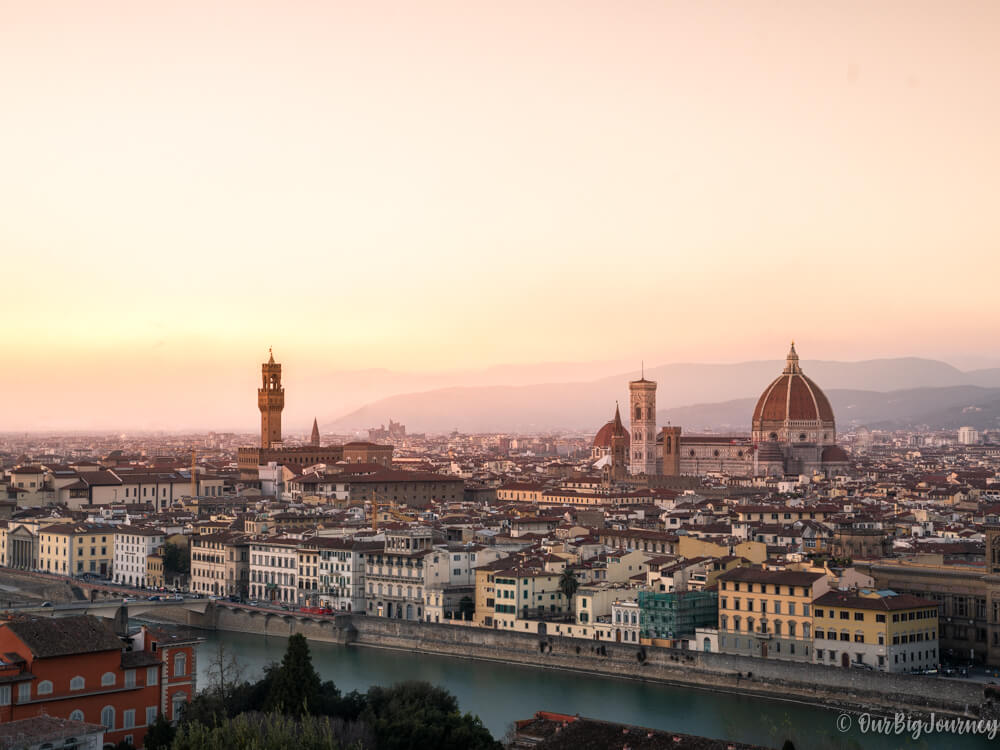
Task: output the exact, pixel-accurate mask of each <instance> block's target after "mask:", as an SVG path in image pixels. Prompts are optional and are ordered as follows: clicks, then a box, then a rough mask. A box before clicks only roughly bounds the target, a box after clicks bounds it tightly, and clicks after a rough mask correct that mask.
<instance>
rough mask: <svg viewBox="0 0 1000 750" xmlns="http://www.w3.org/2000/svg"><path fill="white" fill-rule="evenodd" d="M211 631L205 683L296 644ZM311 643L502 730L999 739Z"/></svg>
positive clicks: (352, 680)
mask: <svg viewBox="0 0 1000 750" xmlns="http://www.w3.org/2000/svg"><path fill="white" fill-rule="evenodd" d="M201 633H202V635H203V637H204V638H205V641H204V642H203V643H202V644H199V647H198V648H199V652H198V658H197V664H198V670H199V673H198V684H199V687H207V686H209V685H211V679H212V678H211V674H210V670H211V663H212V661H213V659H215V658H216V657H217V654H218V649H219V647H220V646H221V647H224V648H225V649H226V651H227V653H229V654H236V655H237V657H238V659H239V664H240V665H241V666H242V667H243V669H244V673H243V677H244V678H246V679H250V680H256V679H259V678H260V677H261V676H262V675H263V673H264V669H265V667H266V666H267V665H268V664H270V663H272V662H276V661H280V660H281V658H282V656H283V654H284V651H285V648H286V644H287V640H286V639H285V637H284V636H281V635H277V634H275V635H270V636H263V635H255V634H250V633H235V632H230V631H222V630H219V631H208V630H203V631H201ZM309 648H310V652H311V654H312V659H313V663H314V665H315V667H316V669H317V671H318V672H319V674H320V677H321V679H323V680H332V681H333V682H334V683H335V684H336V685H337V687H338V688H339V689H340V690H341V691H342V692H344V693H347V692H350V691H352V690H358V691H361V692H365V691H366V690H367V689H368V688H369V687H370V686H372V685H381V686H388V685H392V684H394V683H398V682H402V681H406V680H424V681H427V682H430V683H431V684H433V685H437V686H440V687H442V688H445V689H446V690H448V691H449V692H451V693H452V694H453V695H455V696H456V698H458V700H459V705H460V709H461V710H462V711H463V712H466V711H467V712H470V713H473V714H475V715H477V716H479V717H480V718H481V719H482V720H483V723H484V724H485V725H486V726H487V728H488V729H489V730H490V731H491V732H492V733H493V735H494V737H497V738H500V737H502V736H503V735H504V734H505V732H506V730H507V728H508V726H509V724H510V723H511V722H512V721H514V720H515V719H523V718H527V717H530V716H532V715H534V713H535V712H536V711H539V710H548V711H555V712H558V713H566V714H576V713H579V714H580V715H581V716H589V717H593V718H598V719H603V720H607V721H615V722H621V723H625V724H632V725H635V726H642V727H651V728H654V729H662V730H667V731H673V732H684V733H687V734H694V735H700V736H705V737H715V738H719V739H724V740H735V741H739V742H747V743H753V744H758V745H764V746H767V747H773V748H780V747H781V746H782V744H783V743H784V741H785V740H787V739H790V740H792V741H793V742H794V744H795V746H796V747H798V748H809V750H858V748H862V747H863V748H865V750H899V749H900V748H906V750H914V748H921V747H922V748H924V749H925V750H929V749H930V748H932V747H949V748H951V749H952V750H979V749H980V748H988V747H992V746H993V745H994V744H995V743H990V742H988V740H987V739H986V738H977V737H967V736H966V737H959V736H952V737H948V736H945V735H940V736H937V737H932V738H930V740H926V739H925V738H921V742H916V743H914V742H913V741H912V740H910V739H909V738H908V737H882V736H876V735H871V734H867V735H866V734H864V733H862V732H861V731H858V730H857V725H858V723H859V722H858V720H857V717H855V720H854V722H853V725H854V728H853V729H849V730H848V731H846V732H842V731H841V729H840V725H839V724H838V715H839V713H840V712H839V711H838V710H831V708H830V707H829V706H822V705H820V704H816V703H811V702H803V701H798V700H796V699H794V698H792V697H788V698H786V699H784V700H776V699H775V698H773V697H768V698H762V697H757V696H753V695H750V694H741V693H735V692H721V691H715V690H711V689H694V688H692V687H691V686H673V685H669V684H665V683H657V682H653V681H647V680H639V679H629V678H615V677H610V676H603V675H599V674H594V673H587V672H574V671H567V670H564V669H558V668H548V669H538V668H536V667H533V666H530V665H521V664H510V663H504V662H496V661H484V660H478V659H476V660H470V659H467V658H455V657H454V656H439V655H435V654H429V653H422V652H416V651H405V650H400V649H395V648H392V649H389V648H380V647H362V648H350V647H344V646H340V645H336V644H332V643H325V642H318V641H311V642H310V645H309ZM924 715H926V714H924Z"/></svg>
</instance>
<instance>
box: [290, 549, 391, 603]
mask: <svg viewBox="0 0 1000 750" xmlns="http://www.w3.org/2000/svg"><path fill="white" fill-rule="evenodd" d="M303 547H304V548H306V549H309V548H315V549H316V551H317V552H318V553H319V571H318V576H319V603H320V605H321V606H324V607H332V608H333V609H338V610H342V611H346V612H355V611H360V612H364V611H365V566H366V564H367V559H368V557H369V556H370V555H373V554H376V553H379V552H382V551H383V550H384V549H385V543H384V542H381V541H378V542H362V541H357V540H354V539H336V538H329V537H313V538H312V539H310V540H309V541H308V542H305V543H304V544H303Z"/></svg>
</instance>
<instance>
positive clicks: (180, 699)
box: [170, 693, 187, 719]
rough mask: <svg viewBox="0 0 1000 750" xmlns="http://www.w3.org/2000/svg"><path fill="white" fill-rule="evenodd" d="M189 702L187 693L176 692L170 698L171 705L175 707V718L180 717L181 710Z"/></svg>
mask: <svg viewBox="0 0 1000 750" xmlns="http://www.w3.org/2000/svg"><path fill="white" fill-rule="evenodd" d="M186 703H187V693H174V697H173V698H171V700H170V705H171V707H172V708H173V718H174V719H179V718H180V716H181V711H183V710H184V704H186Z"/></svg>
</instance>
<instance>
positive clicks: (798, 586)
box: [718, 568, 830, 661]
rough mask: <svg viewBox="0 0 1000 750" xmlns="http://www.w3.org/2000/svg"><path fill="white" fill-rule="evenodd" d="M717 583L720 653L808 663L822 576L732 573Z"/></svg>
mask: <svg viewBox="0 0 1000 750" xmlns="http://www.w3.org/2000/svg"><path fill="white" fill-rule="evenodd" d="M718 581H719V651H721V652H722V653H729V654H740V655H742V656H758V657H761V658H765V659H766V658H768V657H771V658H775V659H788V660H791V661H812V645H813V634H812V628H813V615H812V603H813V600H814V599H816V598H817V597H818V596H820V595H822V594H825V593H826V592H827V591H828V590H829V588H830V584H829V580H828V578H827V577H826V575H824V574H823V573H818V572H807V571H795V570H766V569H762V568H735V569H734V570H730V571H727V572H726V573H723V574H722V575H720V576H719V578H718Z"/></svg>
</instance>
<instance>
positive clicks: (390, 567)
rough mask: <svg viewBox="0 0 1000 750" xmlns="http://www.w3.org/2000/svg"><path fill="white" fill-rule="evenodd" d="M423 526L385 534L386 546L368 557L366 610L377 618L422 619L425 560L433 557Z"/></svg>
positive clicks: (430, 539) (430, 540)
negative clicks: (430, 556) (429, 556)
mask: <svg viewBox="0 0 1000 750" xmlns="http://www.w3.org/2000/svg"><path fill="white" fill-rule="evenodd" d="M432 543H433V532H432V531H431V529H430V528H428V527H426V526H416V527H410V528H407V529H402V530H394V531H391V532H386V535H385V547H384V548H383V549H382V550H381V551H378V552H375V553H373V554H369V555H368V556H367V560H366V565H365V585H366V586H367V589H368V590H367V592H366V596H365V599H366V611H367V613H368V614H369V615H373V616H376V617H392V618H397V619H403V620H423V619H424V586H425V582H424V560H425V558H426V557H427V556H428V555H430V554H432V552H433V548H432Z"/></svg>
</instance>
